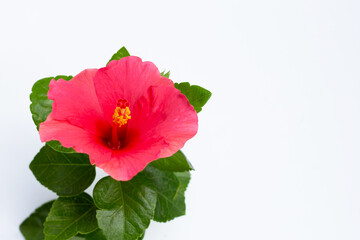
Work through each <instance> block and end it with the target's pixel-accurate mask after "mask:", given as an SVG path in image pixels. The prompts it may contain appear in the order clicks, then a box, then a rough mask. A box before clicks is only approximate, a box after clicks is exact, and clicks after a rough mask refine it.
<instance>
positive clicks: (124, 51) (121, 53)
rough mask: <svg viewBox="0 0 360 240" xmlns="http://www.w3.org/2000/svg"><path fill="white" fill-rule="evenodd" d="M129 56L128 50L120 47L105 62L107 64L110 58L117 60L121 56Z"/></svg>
mask: <svg viewBox="0 0 360 240" xmlns="http://www.w3.org/2000/svg"><path fill="white" fill-rule="evenodd" d="M128 56H130V53H129V52H128V50H127V49H126V48H125V47H122V48H120V49H119V51H117V52H116V53H115V54H114V55H113V56H112V57H111V59H110V60H109V61H108V62H107V64H106V65H108V64H109V62H111V61H112V60H119V59H121V58H123V57H128Z"/></svg>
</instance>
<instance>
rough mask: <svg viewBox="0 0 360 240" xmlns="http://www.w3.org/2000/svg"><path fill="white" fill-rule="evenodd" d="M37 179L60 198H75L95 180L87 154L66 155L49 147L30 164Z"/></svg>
mask: <svg viewBox="0 0 360 240" xmlns="http://www.w3.org/2000/svg"><path fill="white" fill-rule="evenodd" d="M30 169H31V171H32V172H33V174H34V175H35V177H36V179H37V180H38V181H39V182H40V183H41V184H42V185H44V186H45V187H47V188H49V189H50V190H52V191H54V192H56V193H57V194H58V195H59V196H75V195H78V194H80V193H82V192H83V191H84V190H85V189H86V188H88V187H89V186H90V185H91V183H92V182H93V181H94V178H95V166H92V165H91V164H90V161H89V157H88V155H86V154H81V153H73V154H65V153H61V152H57V151H55V150H53V149H52V148H50V147H48V146H46V145H45V146H44V147H43V148H41V150H40V152H39V153H38V154H37V155H36V156H35V158H34V160H33V161H32V162H31V164H30Z"/></svg>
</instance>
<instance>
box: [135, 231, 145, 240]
mask: <svg viewBox="0 0 360 240" xmlns="http://www.w3.org/2000/svg"><path fill="white" fill-rule="evenodd" d="M144 237H145V232H144V233H143V235H141V236H140V237H139V238H138V239H137V240H143V239H144Z"/></svg>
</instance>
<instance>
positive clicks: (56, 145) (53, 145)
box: [46, 141, 76, 153]
mask: <svg viewBox="0 0 360 240" xmlns="http://www.w3.org/2000/svg"><path fill="white" fill-rule="evenodd" d="M46 145H48V146H50V147H51V148H52V149H54V150H55V151H57V152H63V153H76V152H75V150H74V149H73V148H66V147H64V146H63V145H61V143H60V142H59V141H50V142H47V143H46Z"/></svg>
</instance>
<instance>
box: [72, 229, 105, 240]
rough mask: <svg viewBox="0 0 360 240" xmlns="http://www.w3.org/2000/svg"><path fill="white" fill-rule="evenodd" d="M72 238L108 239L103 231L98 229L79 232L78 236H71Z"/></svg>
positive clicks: (87, 239) (79, 239)
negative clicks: (84, 232) (89, 231)
mask: <svg viewBox="0 0 360 240" xmlns="http://www.w3.org/2000/svg"><path fill="white" fill-rule="evenodd" d="M70 240H106V238H105V236H104V234H103V231H102V230H101V229H97V230H95V231H94V232H92V233H89V234H78V235H77V236H75V237H72V238H70Z"/></svg>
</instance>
